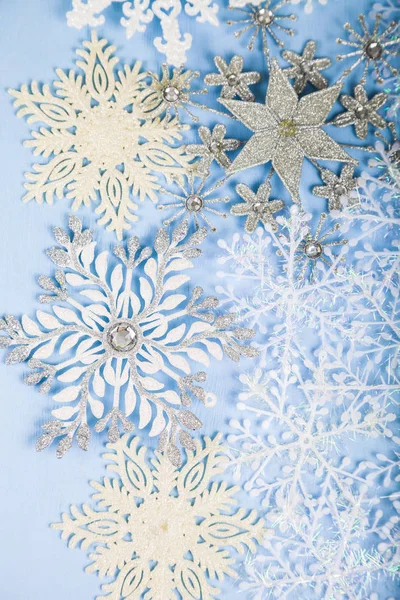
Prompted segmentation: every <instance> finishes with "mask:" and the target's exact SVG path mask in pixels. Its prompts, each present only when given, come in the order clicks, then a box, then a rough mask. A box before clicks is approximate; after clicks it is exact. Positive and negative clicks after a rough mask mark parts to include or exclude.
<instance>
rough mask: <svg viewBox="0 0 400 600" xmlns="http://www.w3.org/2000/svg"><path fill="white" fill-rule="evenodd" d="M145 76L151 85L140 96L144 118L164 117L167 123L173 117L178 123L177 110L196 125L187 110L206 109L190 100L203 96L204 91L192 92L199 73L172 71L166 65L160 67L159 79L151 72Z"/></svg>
mask: <svg viewBox="0 0 400 600" xmlns="http://www.w3.org/2000/svg"><path fill="white" fill-rule="evenodd" d="M147 75H148V76H149V77H150V78H151V80H152V83H151V85H150V86H148V87H147V88H146V89H145V90H144V92H143V93H142V95H141V107H142V110H143V114H144V115H146V117H149V116H151V117H153V118H155V117H162V116H164V115H165V116H166V118H167V121H169V120H171V119H172V118H173V117H174V116H176V117H177V119H178V121H179V122H180V116H179V110H183V111H184V112H186V113H187V114H188V115H189V116H190V117H191V119H192V120H193V121H194V122H195V123H197V122H198V120H199V119H198V117H196V116H195V115H194V114H193V113H192V112H191V111H190V110H189V108H188V106H191V107H192V106H193V107H197V108H207V107H206V105H204V104H200V103H198V102H195V101H194V100H192V98H191V96H196V95H199V94H205V93H206V92H207V90H206V89H201V90H192V83H193V81H194V80H195V79H196V78H197V77H199V76H200V73H199V71H191V70H190V69H184V68H183V67H179V68H174V69H172V73H171V72H170V68H169V66H168V65H167V64H166V63H163V65H162V66H161V77H159V76H158V75H157V74H156V73H153V72H152V71H148V72H147Z"/></svg>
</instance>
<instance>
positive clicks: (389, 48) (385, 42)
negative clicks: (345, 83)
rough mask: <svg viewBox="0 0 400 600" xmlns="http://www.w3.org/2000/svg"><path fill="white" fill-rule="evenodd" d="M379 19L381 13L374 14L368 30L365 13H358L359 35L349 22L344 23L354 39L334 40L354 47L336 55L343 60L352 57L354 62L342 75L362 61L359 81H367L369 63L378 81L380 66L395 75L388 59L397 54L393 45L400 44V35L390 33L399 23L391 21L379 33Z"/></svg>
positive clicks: (347, 73)
mask: <svg viewBox="0 0 400 600" xmlns="http://www.w3.org/2000/svg"><path fill="white" fill-rule="evenodd" d="M381 19H382V15H381V14H378V15H376V19H375V24H374V28H373V31H372V32H370V31H369V29H368V27H367V24H366V19H365V15H360V16H359V17H358V20H359V21H360V24H361V28H362V34H361V35H360V34H359V33H358V32H357V31H355V30H354V29H353V28H352V27H351V25H350V23H346V24H345V26H344V28H345V29H346V30H347V31H349V32H350V34H351V35H352V37H353V39H354V40H355V41H347V40H343V39H341V38H338V39H337V40H336V41H337V43H338V44H342V45H343V46H349V47H350V48H354V50H353V51H352V52H349V53H348V54H341V55H339V56H338V57H337V59H338V60H344V59H347V58H353V59H354V63H353V64H352V65H351V67H349V68H348V69H347V70H346V71H345V73H344V76H343V77H347V75H349V74H350V73H351V72H352V71H354V69H356V68H357V67H358V66H359V65H360V64H361V63H363V62H364V61H365V67H364V73H363V76H362V78H361V83H363V84H364V83H366V81H367V73H368V70H369V67H370V65H371V64H372V65H373V66H374V69H375V73H376V76H377V81H378V83H383V79H382V76H381V73H380V68H381V67H385V68H387V69H388V70H389V71H390V72H391V73H392V75H397V73H398V70H397V69H395V68H394V67H392V65H391V64H390V62H389V59H390V58H391V57H392V56H393V57H394V56H398V52H396V50H395V48H394V47H395V46H396V45H399V44H400V37H392V35H393V33H394V32H395V30H396V29H397V28H398V26H399V23H398V22H396V21H392V22H391V23H390V25H389V27H387V28H386V29H385V30H384V31H383V32H382V33H379V25H380V22H381Z"/></svg>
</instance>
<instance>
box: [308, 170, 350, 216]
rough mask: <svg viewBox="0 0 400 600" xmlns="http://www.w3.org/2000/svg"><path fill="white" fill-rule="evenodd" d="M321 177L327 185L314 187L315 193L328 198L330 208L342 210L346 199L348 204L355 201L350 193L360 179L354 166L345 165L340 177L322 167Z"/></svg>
mask: <svg viewBox="0 0 400 600" xmlns="http://www.w3.org/2000/svg"><path fill="white" fill-rule="evenodd" d="M321 177H322V181H323V182H324V183H325V185H321V186H316V187H314V188H313V194H314V196H318V197H319V198H327V199H328V208H329V210H341V208H342V203H343V201H344V200H347V204H348V205H351V204H353V203H354V199H353V198H351V196H350V195H351V193H352V192H353V191H354V190H355V189H356V188H357V185H358V180H357V178H355V177H354V167H353V166H351V165H345V166H344V167H343V169H342V172H341V174H340V176H339V177H338V176H337V175H335V173H332V171H330V170H329V169H321Z"/></svg>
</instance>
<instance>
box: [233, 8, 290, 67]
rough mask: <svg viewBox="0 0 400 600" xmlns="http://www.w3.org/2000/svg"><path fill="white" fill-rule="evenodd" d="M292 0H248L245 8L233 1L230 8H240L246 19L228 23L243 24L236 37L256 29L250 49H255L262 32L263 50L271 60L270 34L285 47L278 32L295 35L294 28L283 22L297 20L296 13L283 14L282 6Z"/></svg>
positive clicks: (268, 59)
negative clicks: (257, 0)
mask: <svg viewBox="0 0 400 600" xmlns="http://www.w3.org/2000/svg"><path fill="white" fill-rule="evenodd" d="M290 2H291V0H277V1H276V2H273V0H266V2H260V3H257V5H254V4H252V3H249V2H246V3H245V5H244V8H241V6H242V4H241V3H237V2H231V3H230V5H229V8H230V9H231V10H238V11H241V12H243V13H245V15H246V17H245V18H244V19H237V20H229V21H228V22H227V23H228V25H236V24H239V25H243V27H242V29H240V30H239V31H236V32H235V34H234V35H235V37H236V38H238V37H241V36H242V35H243V34H244V33H247V32H248V31H250V30H252V29H254V33H253V36H252V38H251V40H250V43H249V45H248V49H249V50H253V49H254V43H255V41H256V39H257V36H258V34H259V33H260V32H261V37H262V45H263V52H264V55H265V58H266V60H267V62H268V63H269V61H270V50H269V45H268V35H270V36H271V37H272V39H273V40H274V41H275V43H276V44H277V45H278V46H279V47H280V48H283V46H284V43H283V42H282V41H281V40H280V39H279V37H278V34H277V32H279V33H281V32H283V33H286V34H287V35H290V36H293V35H294V33H295V32H294V30H293V29H290V28H289V27H285V25H283V24H282V22H285V21H295V20H296V18H297V17H296V15H293V14H291V15H287V14H283V13H281V12H278V11H280V9H281V8H283V7H284V6H286V5H287V4H290Z"/></svg>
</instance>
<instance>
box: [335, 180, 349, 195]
mask: <svg viewBox="0 0 400 600" xmlns="http://www.w3.org/2000/svg"><path fill="white" fill-rule="evenodd" d="M335 194H336V196H344V195H345V194H347V190H346V186H345V185H344V184H343V183H337V184H336V185H335Z"/></svg>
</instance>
